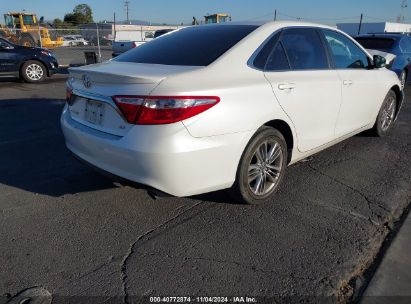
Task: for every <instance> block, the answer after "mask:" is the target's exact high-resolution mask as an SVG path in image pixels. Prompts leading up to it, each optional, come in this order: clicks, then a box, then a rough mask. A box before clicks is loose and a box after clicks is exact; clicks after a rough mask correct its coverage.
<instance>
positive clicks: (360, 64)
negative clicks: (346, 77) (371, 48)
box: [323, 30, 369, 69]
mask: <svg viewBox="0 0 411 304" xmlns="http://www.w3.org/2000/svg"><path fill="white" fill-rule="evenodd" d="M323 33H324V35H325V39H326V40H327V43H328V46H329V47H330V50H331V53H332V55H333V58H334V64H335V67H336V68H337V69H364V68H368V66H369V60H368V56H367V55H366V54H365V53H364V52H363V51H362V50H361V49H360V48H359V47H358V46H357V45H356V44H355V43H354V42H353V41H351V40H350V39H349V38H347V37H345V36H344V35H342V34H340V33H337V32H334V31H330V30H323Z"/></svg>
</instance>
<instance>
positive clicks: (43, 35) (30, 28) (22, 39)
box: [0, 12, 63, 48]
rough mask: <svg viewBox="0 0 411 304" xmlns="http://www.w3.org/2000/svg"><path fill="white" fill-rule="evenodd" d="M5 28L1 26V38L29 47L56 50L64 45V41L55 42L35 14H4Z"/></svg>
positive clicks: (58, 39)
mask: <svg viewBox="0 0 411 304" xmlns="http://www.w3.org/2000/svg"><path fill="white" fill-rule="evenodd" d="M4 21H5V26H0V37H1V36H3V37H4V38H6V39H8V40H10V41H11V42H13V43H15V44H19V45H24V46H27V47H35V46H42V47H44V48H55V47H58V46H61V45H63V39H62V38H61V37H58V38H57V39H56V40H53V39H52V38H51V37H50V33H49V30H48V29H47V28H46V27H44V26H40V25H39V23H38V20H37V16H36V15H35V14H29V13H19V12H12V13H7V14H4Z"/></svg>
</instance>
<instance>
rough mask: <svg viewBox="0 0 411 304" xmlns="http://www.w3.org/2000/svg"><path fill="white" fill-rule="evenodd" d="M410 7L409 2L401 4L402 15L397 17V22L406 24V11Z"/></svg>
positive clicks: (404, 1)
mask: <svg viewBox="0 0 411 304" xmlns="http://www.w3.org/2000/svg"><path fill="white" fill-rule="evenodd" d="M407 7H408V3H407V0H402V2H401V11H400V14H399V15H398V17H397V22H398V23H402V22H404V10H405V9H406V8H407Z"/></svg>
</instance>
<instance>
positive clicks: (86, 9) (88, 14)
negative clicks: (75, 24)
mask: <svg viewBox="0 0 411 304" xmlns="http://www.w3.org/2000/svg"><path fill="white" fill-rule="evenodd" d="M73 14H74V15H76V16H78V17H79V18H81V19H82V21H84V23H92V22H93V11H92V10H91V7H90V6H89V5H87V4H79V5H76V7H75V8H74V10H73Z"/></svg>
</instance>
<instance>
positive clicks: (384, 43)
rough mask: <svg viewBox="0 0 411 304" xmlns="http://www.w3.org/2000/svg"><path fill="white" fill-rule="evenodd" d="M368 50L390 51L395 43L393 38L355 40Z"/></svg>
mask: <svg viewBox="0 0 411 304" xmlns="http://www.w3.org/2000/svg"><path fill="white" fill-rule="evenodd" d="M355 40H357V41H358V43H359V44H361V45H362V46H363V47H364V48H366V49H371V50H380V51H389V50H391V49H392V47H393V46H394V43H395V39H393V38H355Z"/></svg>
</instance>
